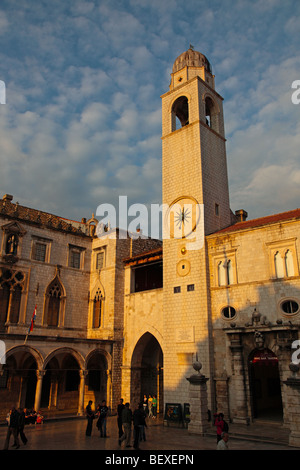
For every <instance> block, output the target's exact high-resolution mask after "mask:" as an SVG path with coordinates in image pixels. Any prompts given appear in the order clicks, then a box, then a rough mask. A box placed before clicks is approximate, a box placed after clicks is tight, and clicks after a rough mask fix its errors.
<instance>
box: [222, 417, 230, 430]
mask: <svg viewBox="0 0 300 470" xmlns="http://www.w3.org/2000/svg"><path fill="white" fill-rule="evenodd" d="M223 423H224V427H223V432H228V431H229V426H228V423H227V422H226V421H225V419H223Z"/></svg>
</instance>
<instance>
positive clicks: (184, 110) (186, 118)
mask: <svg viewBox="0 0 300 470" xmlns="http://www.w3.org/2000/svg"><path fill="white" fill-rule="evenodd" d="M189 108H190V96H188V95H186V94H182V95H179V96H177V97H176V98H175V99H174V100H173V101H172V103H171V108H170V112H171V131H172V132H174V131H176V130H177V129H180V127H184V126H187V125H188V124H189V122H190V109H189Z"/></svg>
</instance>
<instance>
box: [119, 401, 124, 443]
mask: <svg viewBox="0 0 300 470" xmlns="http://www.w3.org/2000/svg"><path fill="white" fill-rule="evenodd" d="M123 402H124V400H123V398H121V399H120V403H119V404H118V409H117V413H118V418H117V422H118V429H119V439H120V438H121V437H122V435H123V423H122V411H123V410H124V408H125V405H124V403H123Z"/></svg>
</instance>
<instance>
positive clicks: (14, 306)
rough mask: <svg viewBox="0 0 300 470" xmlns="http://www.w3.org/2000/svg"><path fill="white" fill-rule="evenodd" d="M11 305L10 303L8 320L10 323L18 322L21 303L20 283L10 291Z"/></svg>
mask: <svg viewBox="0 0 300 470" xmlns="http://www.w3.org/2000/svg"><path fill="white" fill-rule="evenodd" d="M11 295H12V298H11V305H10V314H9V321H10V322H11V323H18V321H19V313H20V305H21V296H22V287H21V286H20V285H17V286H15V287H14V288H13V289H12V292H11Z"/></svg>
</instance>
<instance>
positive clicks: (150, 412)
mask: <svg viewBox="0 0 300 470" xmlns="http://www.w3.org/2000/svg"><path fill="white" fill-rule="evenodd" d="M152 401H153V398H152V395H149V398H148V410H149V418H152V416H153V409H152Z"/></svg>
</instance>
